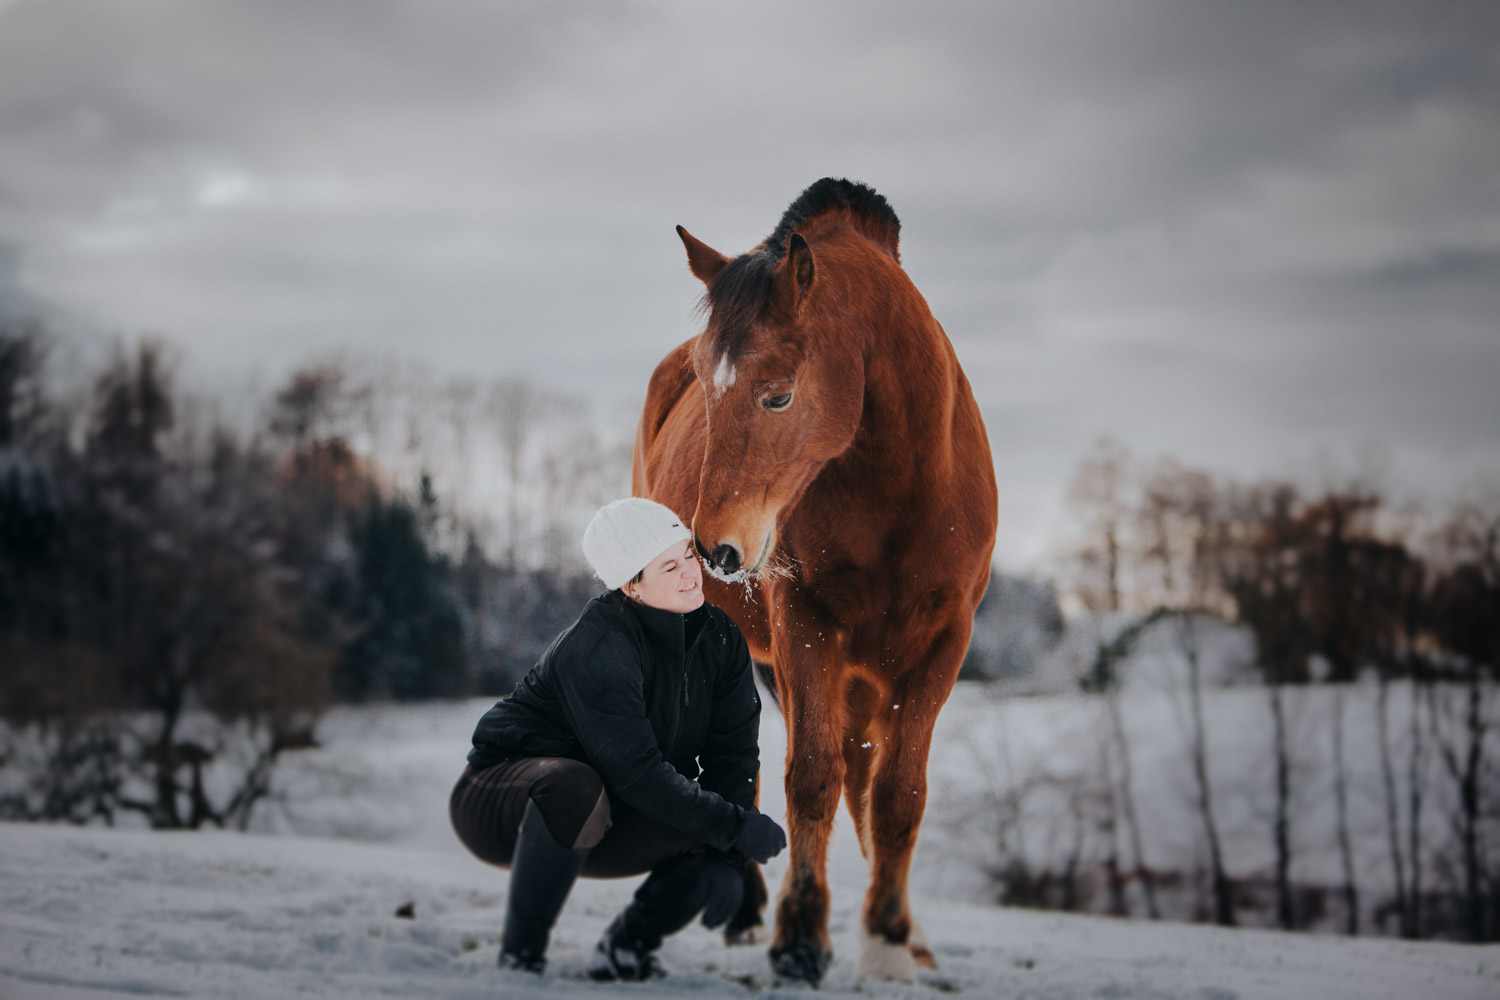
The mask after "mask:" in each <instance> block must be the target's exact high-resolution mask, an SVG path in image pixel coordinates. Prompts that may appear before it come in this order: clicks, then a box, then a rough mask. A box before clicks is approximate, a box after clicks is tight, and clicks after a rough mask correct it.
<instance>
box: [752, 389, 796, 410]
mask: <svg viewBox="0 0 1500 1000" xmlns="http://www.w3.org/2000/svg"><path fill="white" fill-rule="evenodd" d="M760 405H761V406H764V407H765V408H766V409H768V410H784V409H786V408H787V407H788V406H791V405H792V394H791V393H789V392H783V393H782V394H781V395H779V396H767V397H766V398H765V399H764V400H763V401H762V402H761V404H760Z"/></svg>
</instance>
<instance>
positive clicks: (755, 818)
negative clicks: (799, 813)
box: [734, 810, 786, 864]
mask: <svg viewBox="0 0 1500 1000" xmlns="http://www.w3.org/2000/svg"><path fill="white" fill-rule="evenodd" d="M785 846H786V831H785V830H783V829H782V828H781V825H780V824H779V823H777V822H776V821H775V820H774V819H772V818H771V817H769V816H767V815H765V814H764V813H758V812H752V811H749V810H747V811H746V812H745V828H744V829H743V830H741V831H740V835H739V836H738V837H736V838H734V847H735V850H737V851H739V852H740V853H742V854H744V855H745V857H747V858H753V859H754V860H755V861H758V862H759V863H761V864H765V863H766V862H767V861H770V860H771V859H772V858H774V857H776V855H778V854H780V853H781V849H782V848H783V847H785Z"/></svg>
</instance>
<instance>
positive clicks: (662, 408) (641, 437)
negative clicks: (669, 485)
mask: <svg viewBox="0 0 1500 1000" xmlns="http://www.w3.org/2000/svg"><path fill="white" fill-rule="evenodd" d="M692 344H693V340H692V339H689V340H685V341H683V342H682V343H681V344H679V345H678V346H677V348H676V349H675V350H673V351H672V353H670V354H668V355H667V356H666V357H665V358H662V360H661V364H659V365H657V366H656V371H654V372H652V373H651V383H650V385H649V386H648V387H647V389H646V404H645V406H643V407H642V408H641V422H640V423H639V424H638V425H637V426H636V430H635V460H634V462H633V464H632V467H631V475H630V491H631V492H632V493H634V494H635V495H636V496H646V495H648V490H649V486H650V484H649V483H647V482H646V460H647V459H648V458H649V457H650V456H651V446H652V445H653V444H655V443H656V435H657V434H659V433H660V432H661V428H662V424H664V423H666V422H667V415H668V414H669V413H671V412H672V407H674V406H676V405H677V401H678V400H679V399H681V398H682V394H683V393H684V392H686V391H687V389H688V386H690V385H692V384H693V380H694V379H695V378H697V376H696V375H695V374H694V373H693V366H692V363H691V360H690V358H689V354H688V351H689V348H691V346H692Z"/></svg>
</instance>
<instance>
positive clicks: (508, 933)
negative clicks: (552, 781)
mask: <svg viewBox="0 0 1500 1000" xmlns="http://www.w3.org/2000/svg"><path fill="white" fill-rule="evenodd" d="M588 855H589V852H588V851H575V850H573V849H572V848H570V847H564V846H563V845H562V844H559V843H558V842H557V841H555V840H553V839H552V833H551V831H550V830H548V829H547V822H546V820H544V819H543V818H542V812H541V810H540V809H538V808H537V805H536V802H534V801H533V802H528V803H526V812H525V814H524V815H523V816H522V817H521V829H520V832H519V833H518V834H517V835H516V851H515V854H514V856H513V857H512V858H511V863H510V895H509V896H508V897H507V898H506V901H505V933H504V935H503V936H502V937H501V939H500V966H501V967H502V968H506V969H524V970H526V971H527V972H536V973H540V972H541V971H542V970H543V969H544V968H546V966H547V959H546V953H547V937H548V935H550V934H551V933H552V924H553V922H554V921H556V920H557V914H558V912H559V911H560V910H561V909H562V905H563V901H564V900H565V899H567V898H568V890H569V889H571V888H573V882H574V881H575V880H576V879H577V878H578V872H579V870H580V869H582V868H583V860H584V858H587V857H588Z"/></svg>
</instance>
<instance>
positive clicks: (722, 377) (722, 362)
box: [714, 351, 739, 396]
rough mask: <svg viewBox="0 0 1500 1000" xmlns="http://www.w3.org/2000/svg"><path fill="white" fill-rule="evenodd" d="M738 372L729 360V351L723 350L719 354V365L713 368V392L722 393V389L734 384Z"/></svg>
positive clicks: (720, 394) (719, 394)
mask: <svg viewBox="0 0 1500 1000" xmlns="http://www.w3.org/2000/svg"><path fill="white" fill-rule="evenodd" d="M738 375H739V373H738V372H736V371H735V368H734V365H733V364H732V363H731V362H730V360H729V352H728V351H725V352H724V353H723V354H722V355H720V356H719V366H718V367H717V368H715V369H714V394H715V395H718V396H722V395H724V390H725V389H728V388H729V387H730V386H732V385H734V383H735V380H736V378H737V377H738Z"/></svg>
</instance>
